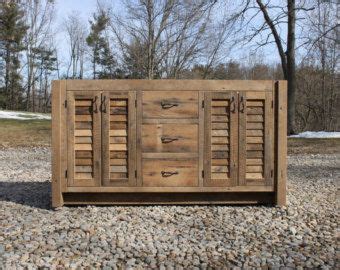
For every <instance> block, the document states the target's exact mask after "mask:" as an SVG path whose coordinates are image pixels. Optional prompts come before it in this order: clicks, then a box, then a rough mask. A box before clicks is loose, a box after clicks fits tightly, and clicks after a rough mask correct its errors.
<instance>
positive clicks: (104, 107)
mask: <svg viewBox="0 0 340 270" xmlns="http://www.w3.org/2000/svg"><path fill="white" fill-rule="evenodd" d="M105 101H106V96H103V99H102V103H101V104H100V108H101V111H102V112H103V113H106V102H105Z"/></svg>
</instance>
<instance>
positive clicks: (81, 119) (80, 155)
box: [74, 98, 93, 181]
mask: <svg viewBox="0 0 340 270" xmlns="http://www.w3.org/2000/svg"><path fill="white" fill-rule="evenodd" d="M74 106H75V107H74V113H75V117H74V119H75V123H74V151H75V162H74V178H75V179H79V180H86V181H92V180H93V117H92V112H93V100H92V99H77V98H76V99H75V101H74Z"/></svg>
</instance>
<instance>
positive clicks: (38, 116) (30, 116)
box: [0, 110, 51, 120]
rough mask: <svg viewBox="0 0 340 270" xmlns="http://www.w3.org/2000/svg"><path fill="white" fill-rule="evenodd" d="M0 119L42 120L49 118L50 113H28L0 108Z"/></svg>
mask: <svg viewBox="0 0 340 270" xmlns="http://www.w3.org/2000/svg"><path fill="white" fill-rule="evenodd" d="M0 119H16V120H43V119H47V120H50V119H51V115H50V114H47V113H30V112H15V111H5V110H0Z"/></svg>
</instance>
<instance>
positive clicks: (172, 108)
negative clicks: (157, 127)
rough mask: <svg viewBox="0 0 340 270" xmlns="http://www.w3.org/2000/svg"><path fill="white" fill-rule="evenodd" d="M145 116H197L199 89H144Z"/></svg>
mask: <svg viewBox="0 0 340 270" xmlns="http://www.w3.org/2000/svg"><path fill="white" fill-rule="evenodd" d="M143 117H144V118H197V117H198V92H197V91H182V92H181V91H144V92H143Z"/></svg>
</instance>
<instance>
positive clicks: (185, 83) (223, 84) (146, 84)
mask: <svg viewBox="0 0 340 270" xmlns="http://www.w3.org/2000/svg"><path fill="white" fill-rule="evenodd" d="M53 83H54V84H60V85H62V86H63V87H64V88H66V90H68V91H128V90H133V91H223V90H224V91H272V90H273V89H274V86H275V84H276V83H280V84H286V81H275V80H168V79H166V80H162V79H160V80H59V81H53Z"/></svg>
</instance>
